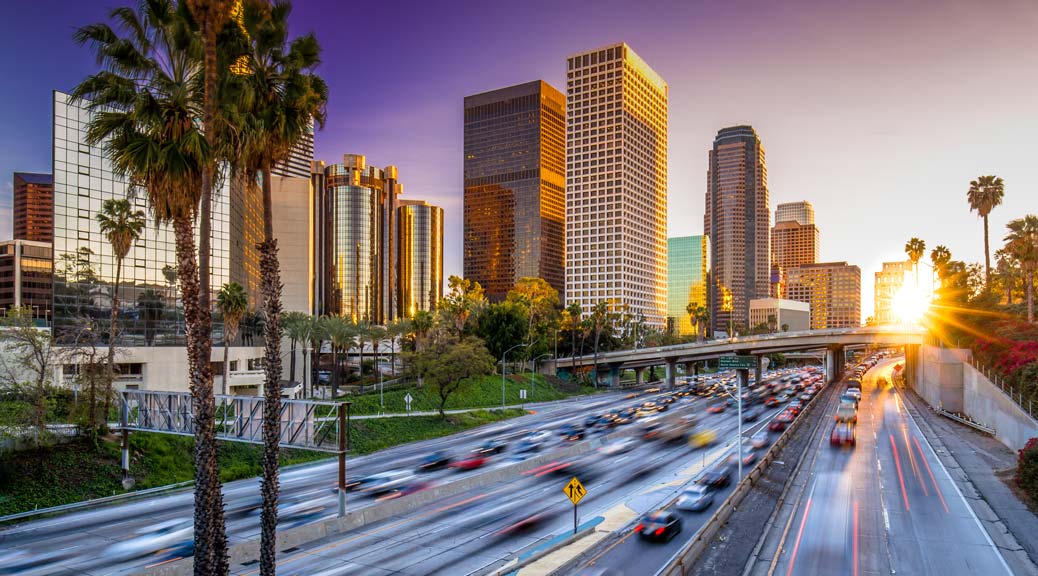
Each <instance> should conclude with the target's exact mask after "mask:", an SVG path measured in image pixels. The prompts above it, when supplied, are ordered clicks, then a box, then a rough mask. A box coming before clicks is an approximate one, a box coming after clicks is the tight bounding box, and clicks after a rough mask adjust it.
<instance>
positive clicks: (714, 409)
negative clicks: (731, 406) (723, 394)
mask: <svg viewBox="0 0 1038 576" xmlns="http://www.w3.org/2000/svg"><path fill="white" fill-rule="evenodd" d="M725 408H727V406H725V405H724V404H714V405H713V406H711V407H709V408H707V409H706V411H707V412H709V413H710V414H720V413H721V412H724V409H725Z"/></svg>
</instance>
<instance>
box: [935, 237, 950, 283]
mask: <svg viewBox="0 0 1038 576" xmlns="http://www.w3.org/2000/svg"><path fill="white" fill-rule="evenodd" d="M951 257H952V255H951V250H948V248H947V247H946V246H941V245H938V246H937V247H936V248H934V249H933V250H931V251H930V262H931V263H932V264H933V269H934V273H936V274H937V277H938V278H939V279H941V280H944V272H945V270H944V267H945V266H947V265H948V262H951Z"/></svg>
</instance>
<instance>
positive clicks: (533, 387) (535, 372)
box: [530, 354, 551, 402]
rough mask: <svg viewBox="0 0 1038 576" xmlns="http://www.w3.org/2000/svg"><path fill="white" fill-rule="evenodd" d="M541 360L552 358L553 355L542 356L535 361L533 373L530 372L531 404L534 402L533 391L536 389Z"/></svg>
mask: <svg viewBox="0 0 1038 576" xmlns="http://www.w3.org/2000/svg"><path fill="white" fill-rule="evenodd" d="M541 358H551V354H541V355H540V356H538V357H536V358H534V359H533V371H532V372H530V402H533V391H534V389H535V387H536V386H535V383H534V377H536V376H537V361H538V360H540V359H541Z"/></svg>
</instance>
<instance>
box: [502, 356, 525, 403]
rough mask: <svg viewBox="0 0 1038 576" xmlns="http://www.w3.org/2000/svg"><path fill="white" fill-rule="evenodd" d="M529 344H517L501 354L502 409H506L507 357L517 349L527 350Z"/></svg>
mask: <svg viewBox="0 0 1038 576" xmlns="http://www.w3.org/2000/svg"><path fill="white" fill-rule="evenodd" d="M526 346H527V344H516V345H515V346H512V347H511V348H509V349H508V350H505V351H504V352H503V353H502V354H501V409H502V410H504V409H505V356H508V353H509V352H511V351H512V350H515V349H516V348H525V347H526Z"/></svg>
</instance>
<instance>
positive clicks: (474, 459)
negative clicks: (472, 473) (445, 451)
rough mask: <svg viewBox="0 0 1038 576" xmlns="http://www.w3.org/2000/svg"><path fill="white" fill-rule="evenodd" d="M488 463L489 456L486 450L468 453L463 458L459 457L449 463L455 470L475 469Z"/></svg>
mask: <svg viewBox="0 0 1038 576" xmlns="http://www.w3.org/2000/svg"><path fill="white" fill-rule="evenodd" d="M486 463H487V456H486V453H484V452H481V451H480V452H473V453H471V454H468V455H466V456H465V457H463V458H459V459H457V460H455V461H454V462H451V463H450V464H448V466H449V467H451V468H454V469H455V470H462V471H464V470H475V469H476V468H479V467H481V466H483V465H484V464H486Z"/></svg>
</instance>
